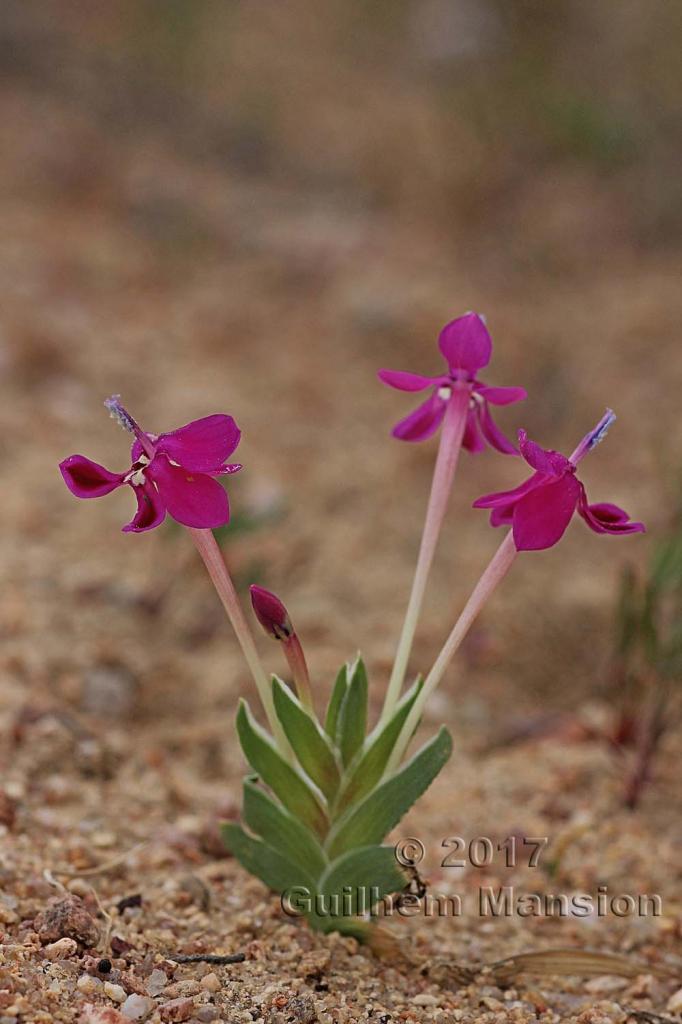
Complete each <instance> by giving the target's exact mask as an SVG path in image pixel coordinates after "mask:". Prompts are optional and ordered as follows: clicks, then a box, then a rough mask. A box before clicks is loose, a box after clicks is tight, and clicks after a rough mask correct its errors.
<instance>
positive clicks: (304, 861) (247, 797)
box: [242, 778, 327, 878]
mask: <svg viewBox="0 0 682 1024" xmlns="http://www.w3.org/2000/svg"><path fill="white" fill-rule="evenodd" d="M242 817H243V818H244V821H245V823H246V824H247V825H248V827H249V829H250V830H251V831H252V832H254V833H255V834H256V835H257V836H260V837H261V838H262V839H263V840H264V841H265V843H266V844H268V845H269V846H271V847H272V849H273V850H277V852H278V853H281V854H282V856H283V857H284V858H285V859H287V860H290V861H291V862H292V863H293V864H300V865H301V867H302V868H303V869H304V870H305V871H306V872H307V873H308V874H309V875H310V876H311V877H312V878H319V877H320V875H321V874H322V872H323V871H324V869H325V867H326V865H327V858H326V857H325V855H324V853H323V851H322V847H321V846H320V844H319V843H318V842H317V840H316V839H315V837H314V835H313V834H312V832H310V831H309V829H307V828H306V827H305V825H302V824H301V823H300V821H297V820H296V818H294V817H293V816H292V815H291V814H289V812H288V811H287V810H285V809H284V808H283V807H281V806H280V805H279V804H277V803H275V801H274V800H273V799H272V797H270V796H269V795H268V794H267V793H266V792H265V791H264V790H263V789H261V788H260V786H258V785H257V784H256V783H255V782H254V781H253V779H249V778H246V779H244V806H243V808H242Z"/></svg>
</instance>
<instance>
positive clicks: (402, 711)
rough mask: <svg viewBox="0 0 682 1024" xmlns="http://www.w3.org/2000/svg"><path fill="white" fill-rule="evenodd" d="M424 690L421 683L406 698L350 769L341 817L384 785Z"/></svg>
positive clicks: (341, 800) (340, 806) (341, 799)
mask: <svg viewBox="0 0 682 1024" xmlns="http://www.w3.org/2000/svg"><path fill="white" fill-rule="evenodd" d="M422 686H423V680H422V679H418V680H417V681H416V683H415V684H414V686H412V687H410V689H409V690H408V691H407V693H406V694H405V696H404V697H403V698H402V700H401V701H400V703H399V704H398V706H397V708H396V709H395V711H394V713H393V715H392V717H391V718H389V720H388V722H386V724H385V725H383V726H379V727H377V729H375V730H374V732H373V733H372V735H370V736H368V738H367V742H366V744H365V749H364V750H363V751H362V752H361V753H360V754H359V756H358V757H356V759H355V762H354V763H353V765H351V766H350V771H349V774H348V781H347V782H346V783H345V784H344V787H343V789H342V791H341V794H340V797H339V800H338V802H337V803H336V805H335V813H336V815H337V816H338V813H339V812H340V811H341V810H343V809H344V808H345V807H348V806H349V804H351V803H357V802H358V800H360V799H361V798H362V797H363V796H365V795H366V794H367V793H369V792H370V790H372V789H374V787H375V786H376V785H377V784H378V783H379V782H380V781H381V777H382V775H383V774H384V770H385V768H386V765H387V764H388V759H389V757H390V756H391V752H392V750H393V747H394V746H395V744H396V741H397V739H398V736H399V735H400V733H401V731H402V727H403V725H404V724H405V720H406V718H407V716H408V715H409V713H410V711H411V710H412V705H413V704H414V702H415V700H416V699H417V697H418V695H419V691H420V690H421V688H422Z"/></svg>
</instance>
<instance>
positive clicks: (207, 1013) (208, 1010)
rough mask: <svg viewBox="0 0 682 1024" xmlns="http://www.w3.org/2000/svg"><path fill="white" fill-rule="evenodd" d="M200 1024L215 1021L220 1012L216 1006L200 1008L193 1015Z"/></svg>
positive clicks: (209, 1023) (210, 1023)
mask: <svg viewBox="0 0 682 1024" xmlns="http://www.w3.org/2000/svg"><path fill="white" fill-rule="evenodd" d="M194 1016H195V1017H196V1019H197V1020H198V1021H200V1022H201V1024H212V1022H213V1021H214V1020H217V1019H218V1017H219V1016H220V1010H219V1009H218V1007H217V1006H210V1005H208V1004H207V1005H206V1006H200V1007H199V1009H198V1010H197V1012H196V1013H195V1015H194Z"/></svg>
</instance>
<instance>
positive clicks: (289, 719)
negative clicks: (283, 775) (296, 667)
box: [272, 676, 340, 797]
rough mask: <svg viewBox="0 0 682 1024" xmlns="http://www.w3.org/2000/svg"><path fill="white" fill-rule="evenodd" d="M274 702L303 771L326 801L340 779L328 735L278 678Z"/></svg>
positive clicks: (273, 687)
mask: <svg viewBox="0 0 682 1024" xmlns="http://www.w3.org/2000/svg"><path fill="white" fill-rule="evenodd" d="M272 698H273V701H274V703H275V711H276V712H277V717H278V718H279V720H280V722H281V723H282V728H283V729H284V733H285V735H286V737H287V739H288V740H289V743H290V744H291V746H292V749H293V751H294V753H295V754H296V757H297V758H298V760H299V761H300V763H301V767H302V768H303V771H304V772H306V773H307V774H308V775H309V776H310V778H311V779H312V780H313V782H314V783H315V785H316V786H318V787H319V788H320V789H321V790H322V792H323V793H324V795H325V796H326V797H333V796H334V795H335V793H336V791H337V790H338V788H339V782H340V775H339V768H338V765H337V763H336V757H335V756H334V751H333V750H332V748H331V745H330V743H329V740H328V739H327V737H326V735H325V734H324V733H323V732H322V730H321V728H320V726H319V725H318V724H317V722H316V721H315V719H314V718H313V717H312V715H311V714H309V712H308V711H306V710H305V708H304V707H303V705H302V704H301V702H300V701H299V700H298V698H297V697H295V696H294V694H293V693H292V692H291V690H290V689H289V687H288V686H286V685H285V683H283V682H282V680H281V679H278V678H277V676H273V677H272Z"/></svg>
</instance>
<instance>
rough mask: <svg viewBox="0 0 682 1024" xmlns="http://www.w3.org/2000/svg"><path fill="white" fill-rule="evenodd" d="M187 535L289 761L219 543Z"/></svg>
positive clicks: (208, 534)
mask: <svg viewBox="0 0 682 1024" xmlns="http://www.w3.org/2000/svg"><path fill="white" fill-rule="evenodd" d="M186 529H187V531H188V533H189V534H190V536H191V538H192V540H193V541H194V544H195V546H196V549H197V551H198V552H199V554H200V555H201V557H202V559H203V562H204V565H205V566H206V568H207V570H208V575H209V576H210V577H211V581H212V583H213V586H214V587H215V588H216V591H217V592H218V597H219V598H220V600H221V601H222V604H223V607H224V608H225V611H226V612H227V616H228V618H229V620H230V622H231V623H232V628H233V629H234V631H235V633H236V635H237V640H238V641H239V645H240V647H241V649H242V654H243V655H244V658H245V659H246V663H247V665H248V666H249V668H250V670H251V675H252V676H253V680H254V682H255V684H256V688H257V690H258V695H259V697H260V699H261V702H262V704H263V708H264V709H265V714H266V716H267V719H268V724H269V725H270V729H271V730H272V734H273V736H274V737H275V740H276V742H277V746H278V747H279V752H280V754H282V756H283V757H285V758H286V759H287V760H288V761H290V760H291V759H292V753H291V747H290V746H289V742H288V740H287V738H286V736H285V735H284V731H283V729H282V726H281V725H280V723H279V719H278V718H277V715H276V713H275V705H274V702H273V699H272V689H271V687H270V684H269V682H268V677H267V676H266V674H265V669H264V668H263V666H262V664H261V660H260V657H259V656H258V651H257V650H256V644H255V643H254V639H253V636H252V634H251V630H250V629H249V625H248V623H247V621H246V618H245V616H244V612H243V610H242V606H241V603H240V601H239V597H238V596H237V591H236V590H235V586H234V583H233V582H232V577H231V576H230V574H229V572H228V569H227V566H226V565H225V560H224V559H223V556H222V552H221V550H220V548H219V546H218V543H217V541H216V539H215V537H214V536H213V533H212V531H211V530H195V529H194V528H192V527H189V526H188V527H186Z"/></svg>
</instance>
